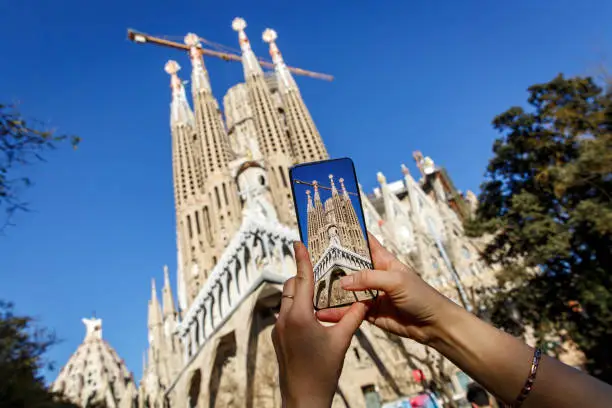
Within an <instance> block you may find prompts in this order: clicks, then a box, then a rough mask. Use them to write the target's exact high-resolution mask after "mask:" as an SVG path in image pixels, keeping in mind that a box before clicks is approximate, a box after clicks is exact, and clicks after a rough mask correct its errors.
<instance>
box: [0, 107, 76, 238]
mask: <svg viewBox="0 0 612 408" xmlns="http://www.w3.org/2000/svg"><path fill="white" fill-rule="evenodd" d="M41 128H42V126H40V123H37V122H36V121H35V122H34V125H30V124H29V123H28V122H26V120H25V119H24V118H23V116H22V115H21V114H20V113H19V111H18V110H17V109H16V107H15V106H14V105H6V104H2V103H0V209H2V210H4V211H5V217H4V220H2V218H0V232H2V231H3V230H4V229H5V228H6V227H7V226H8V225H10V222H11V221H10V220H11V217H12V215H13V214H14V213H15V212H16V211H19V210H21V211H25V210H27V209H28V204H27V203H26V202H24V201H23V199H22V198H21V196H20V193H21V188H22V187H28V186H30V185H31V184H32V183H31V181H30V179H29V178H28V177H26V176H23V175H16V173H17V171H19V169H20V168H22V167H23V166H25V165H28V164H31V163H33V162H36V161H44V158H43V157H42V154H43V153H45V152H47V151H49V150H52V149H54V148H56V147H57V145H58V144H59V143H62V142H64V141H69V142H70V143H71V144H72V146H73V147H74V148H76V146H77V145H78V143H79V142H80V138H78V137H76V136H71V137H68V136H66V135H55V134H54V132H53V131H50V130H42V129H41Z"/></svg>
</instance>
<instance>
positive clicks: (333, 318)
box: [316, 294, 380, 323]
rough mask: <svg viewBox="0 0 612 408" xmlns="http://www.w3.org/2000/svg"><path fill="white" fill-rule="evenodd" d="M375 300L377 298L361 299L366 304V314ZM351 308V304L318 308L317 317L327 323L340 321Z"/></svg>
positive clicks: (371, 308) (372, 306)
mask: <svg viewBox="0 0 612 408" xmlns="http://www.w3.org/2000/svg"><path fill="white" fill-rule="evenodd" d="M379 296H380V294H379ZM374 302H375V299H367V300H362V301H360V303H362V304H364V305H365V307H366V314H367V313H369V312H370V311H371V310H373V308H374ZM350 308H351V306H350V305H349V306H343V307H331V308H329V309H321V310H318V311H317V313H316V315H317V319H319V320H320V321H322V322H326V323H338V322H339V321H340V320H341V319H342V317H343V316H344V315H345V314H346V312H348V310H349V309H350Z"/></svg>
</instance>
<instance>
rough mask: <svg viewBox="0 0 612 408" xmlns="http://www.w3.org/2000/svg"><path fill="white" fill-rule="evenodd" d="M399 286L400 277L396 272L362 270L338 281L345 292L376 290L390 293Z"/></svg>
mask: <svg viewBox="0 0 612 408" xmlns="http://www.w3.org/2000/svg"><path fill="white" fill-rule="evenodd" d="M400 285H401V276H400V274H399V273H398V272H396V271H378V270H374V269H363V270H361V271H357V272H355V273H353V274H350V275H347V276H343V277H342V279H340V286H342V289H346V290H367V289H377V290H382V291H384V292H387V293H392V292H393V291H394V290H395V289H397V288H398V287H399V286H400Z"/></svg>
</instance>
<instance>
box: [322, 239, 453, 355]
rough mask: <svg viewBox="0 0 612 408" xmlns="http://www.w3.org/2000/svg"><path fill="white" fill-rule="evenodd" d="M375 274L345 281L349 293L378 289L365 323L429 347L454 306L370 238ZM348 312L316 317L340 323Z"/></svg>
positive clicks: (360, 273) (325, 312) (366, 273)
mask: <svg viewBox="0 0 612 408" xmlns="http://www.w3.org/2000/svg"><path fill="white" fill-rule="evenodd" d="M368 237H369V242H370V251H371V253H372V261H373V263H374V267H375V268H376V269H375V270H362V271H358V272H355V273H354V274H352V275H348V276H345V277H343V278H342V280H341V285H342V287H343V288H344V289H347V290H366V289H377V290H378V291H379V293H378V297H377V298H376V299H375V300H372V301H368V302H366V304H367V308H368V311H367V316H366V320H368V321H369V322H370V323H372V324H374V325H376V326H378V327H380V328H381V329H383V330H386V331H388V332H391V333H394V334H397V335H399V336H402V337H408V338H411V339H414V340H416V341H418V342H419V343H423V344H428V343H429V342H430V341H432V340H433V339H434V338H435V337H436V336H437V332H438V329H439V324H440V321H441V320H442V319H441V315H442V314H443V313H445V311H446V310H447V309H449V307H450V308H452V306H454V304H453V303H452V302H451V301H450V300H448V299H447V298H446V297H444V296H442V295H441V294H440V293H438V292H437V291H436V290H435V289H434V288H432V287H431V286H429V285H428V284H427V283H426V282H425V281H423V280H422V279H421V278H420V277H419V276H418V275H417V274H416V272H415V271H414V270H412V269H411V268H409V267H408V266H406V265H404V264H403V263H401V262H400V261H399V260H398V259H397V258H396V257H395V256H394V255H393V254H392V253H391V252H389V251H387V250H386V249H385V248H384V247H383V246H382V245H381V244H380V242H378V240H377V239H376V238H375V237H374V236H373V235H372V234H368ZM348 310H349V308H337V309H324V310H319V311H318V312H317V317H318V319H319V320H321V321H325V322H338V321H340V320H341V319H342V318H343V316H344V315H345V314H346V313H347V312H348Z"/></svg>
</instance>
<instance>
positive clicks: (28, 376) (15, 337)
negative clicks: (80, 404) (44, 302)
mask: <svg viewBox="0 0 612 408" xmlns="http://www.w3.org/2000/svg"><path fill="white" fill-rule="evenodd" d="M55 343H56V338H55V336H54V335H53V334H52V333H50V332H49V331H48V330H46V329H44V328H39V327H36V326H35V325H34V321H33V319H32V318H31V317H24V316H15V314H14V313H13V305H12V304H10V303H6V302H4V301H1V300H0V401H2V406H7V407H27V408H76V405H73V404H71V403H69V402H66V401H63V400H62V398H61V396H57V395H54V394H52V393H51V392H49V390H48V389H47V387H46V386H45V383H44V380H43V377H42V376H41V375H40V371H41V370H43V369H44V368H45V367H48V366H49V363H48V362H47V361H46V360H45V359H44V354H45V353H46V352H47V350H48V349H49V347H51V346H52V345H53V344H55Z"/></svg>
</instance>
